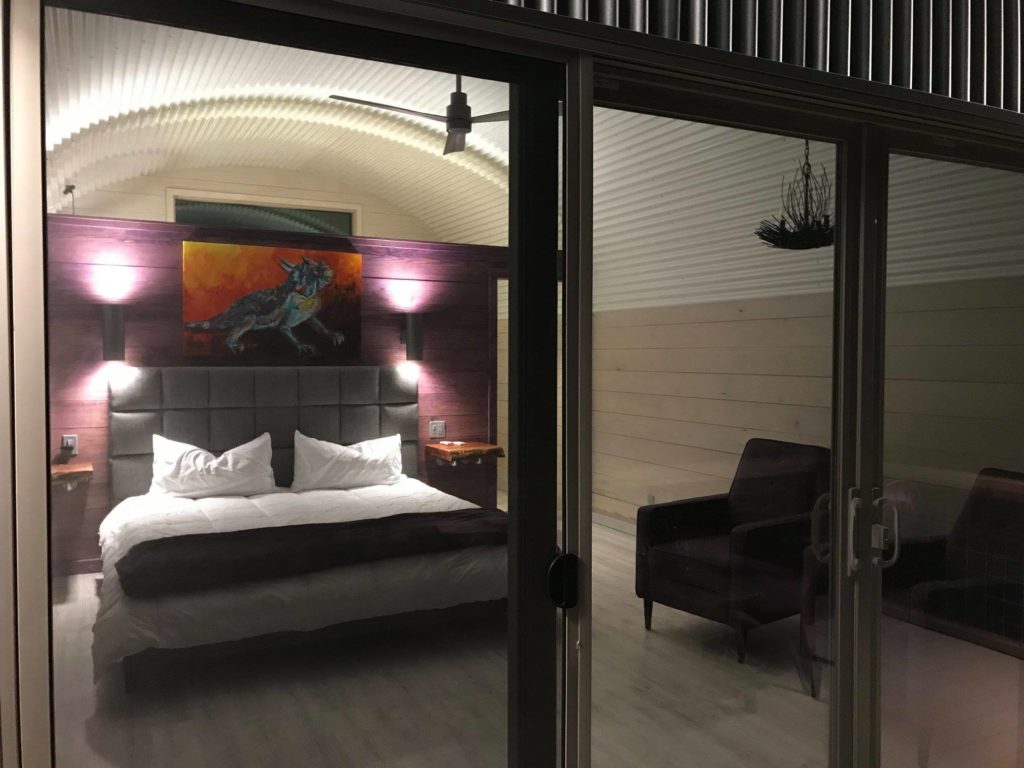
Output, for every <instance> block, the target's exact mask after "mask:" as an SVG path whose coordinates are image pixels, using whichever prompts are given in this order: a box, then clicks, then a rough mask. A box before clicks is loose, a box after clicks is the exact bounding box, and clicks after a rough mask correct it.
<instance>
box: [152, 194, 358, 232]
mask: <svg viewBox="0 0 1024 768" xmlns="http://www.w3.org/2000/svg"><path fill="white" fill-rule="evenodd" d="M166 200H167V221H171V222H173V221H175V220H176V218H175V203H176V202H177V201H178V200H198V201H199V202H202V203H248V204H250V205H269V206H274V207H278V208H305V209H307V210H314V211H334V212H337V213H349V214H352V236H353V237H358V236H359V235H361V234H362V233H363V206H362V205H360V204H358V203H346V202H336V201H333V200H330V201H328V200H310V199H306V198H302V197H277V196H274V195H254V194H250V193H248V192H222V191H219V190H213V189H188V188H184V187H167V191H166Z"/></svg>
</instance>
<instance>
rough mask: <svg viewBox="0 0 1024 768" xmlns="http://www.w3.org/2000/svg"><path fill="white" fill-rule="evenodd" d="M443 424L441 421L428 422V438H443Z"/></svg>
mask: <svg viewBox="0 0 1024 768" xmlns="http://www.w3.org/2000/svg"><path fill="white" fill-rule="evenodd" d="M444 435H445V430H444V422H443V421H432V422H430V436H431V437H444Z"/></svg>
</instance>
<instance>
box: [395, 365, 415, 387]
mask: <svg viewBox="0 0 1024 768" xmlns="http://www.w3.org/2000/svg"><path fill="white" fill-rule="evenodd" d="M396 368H397V370H398V375H399V376H401V377H402V378H403V379H404V380H405V381H407V382H408V383H410V384H412V383H414V382H417V381H419V378H420V364H419V363H417V362H414V361H412V360H403V361H402V362H400V363H399V364H398V365H397V366H396Z"/></svg>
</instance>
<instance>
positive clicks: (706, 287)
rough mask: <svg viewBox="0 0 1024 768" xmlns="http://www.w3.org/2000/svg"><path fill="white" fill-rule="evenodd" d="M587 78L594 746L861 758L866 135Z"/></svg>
mask: <svg viewBox="0 0 1024 768" xmlns="http://www.w3.org/2000/svg"><path fill="white" fill-rule="evenodd" d="M595 82H596V83H597V85H596V88H595V104H597V105H598V106H596V108H595V109H594V111H593V115H592V121H593V136H594V143H593V160H592V162H593V211H594V214H593V253H592V263H591V266H592V272H590V273H589V274H588V275H587V276H586V279H585V280H583V281H581V283H580V286H581V288H580V290H581V292H582V295H581V296H579V297H574V296H572V292H571V290H570V291H569V292H568V293H567V295H569V296H570V298H571V300H570V303H569V304H568V305H567V315H568V316H569V317H573V316H574V315H575V314H576V313H577V312H580V313H582V314H581V315H580V326H581V328H582V331H581V332H580V333H579V338H580V339H581V340H583V341H582V342H581V348H579V349H578V354H579V355H580V359H581V361H582V362H581V366H585V367H586V368H587V373H588V374H589V377H580V378H579V379H578V383H579V385H580V387H581V389H580V391H579V392H578V393H577V397H578V402H579V403H581V404H582V405H585V406H586V411H585V412H581V413H580V414H579V418H580V421H581V423H583V424H584V426H583V427H582V429H583V434H582V435H581V438H580V445H581V446H582V447H583V449H584V450H585V451H586V454H585V456H581V457H580V460H579V465H578V468H579V470H580V473H581V477H582V478H583V481H582V482H581V483H580V484H579V487H580V491H581V497H580V499H579V500H578V512H577V510H576V509H574V508H570V509H569V510H568V513H569V518H568V522H567V525H568V526H569V527H570V529H572V528H573V521H574V520H577V519H578V523H579V529H578V531H577V534H578V541H579V544H580V546H579V551H580V554H581V557H583V558H584V561H585V566H584V570H583V573H584V574H585V580H584V586H583V589H582V592H581V594H582V595H583V604H582V606H581V614H580V616H581V617H580V619H579V620H578V623H579V627H580V631H581V634H582V643H581V645H580V647H581V650H580V660H579V664H580V668H581V670H583V672H581V676H583V677H585V682H584V683H583V684H581V685H580V686H579V690H580V692H581V699H582V700H583V701H584V704H583V705H581V728H580V733H579V744H578V749H579V753H580V755H582V756H584V760H583V761H582V762H581V765H587V764H589V765H593V766H608V767H611V766H620V765H655V764H658V765H679V766H687V765H723V766H725V765H729V766H743V765H750V766H765V765H778V766H792V765H807V766H820V767H822V768H824V766H836V767H837V768H838V767H842V766H848V765H853V763H852V762H851V760H852V750H851V748H850V745H851V743H852V741H853V734H854V723H853V722H852V718H851V717H850V716H849V712H850V709H851V704H852V697H853V694H854V690H853V684H852V683H853V679H852V678H853V675H852V672H851V670H852V662H851V661H850V660H849V658H847V659H846V660H845V661H844V660H843V659H842V656H843V655H844V654H845V655H846V656H847V657H849V654H850V652H851V650H852V648H853V646H854V640H855V635H854V634H853V625H852V622H851V621H849V617H850V616H851V613H852V609H853V601H854V598H853V595H854V586H855V583H854V579H853V578H851V576H850V574H849V571H848V570H847V568H846V563H847V560H848V559H849V555H850V552H849V551H848V549H847V548H846V547H845V546H844V544H845V542H846V540H847V536H848V532H847V530H846V521H847V514H846V509H847V508H846V504H845V497H846V489H847V488H849V487H850V486H851V485H852V484H853V481H854V467H855V455H856V441H855V433H856V429H855V426H856V389H857V382H856V371H857V357H856V355H857V351H856V343H855V342H853V341H852V340H853V339H855V338H856V333H857V332H858V328H857V326H856V323H857V314H856V312H852V311H851V305H852V304H853V303H855V302H856V301H857V296H858V294H857V290H858V288H857V281H856V279H855V277H856V275H857V269H858V267H857V262H858V259H859V240H858V238H859V228H858V227H857V226H856V225H855V224H856V222H857V217H858V215H859V211H860V209H859V206H858V204H857V201H858V200H859V194H857V192H858V191H859V190H858V187H857V184H859V183H860V179H859V177H858V176H857V174H856V170H857V162H856V152H857V149H858V148H857V143H856V141H857V137H856V134H853V133H851V132H849V131H848V130H846V129H845V128H844V127H843V126H842V125H841V124H831V123H828V122H827V121H818V122H814V123H809V122H808V121H807V120H806V119H803V118H801V117H800V116H799V115H795V114H787V113H786V112H785V111H784V110H780V109H778V108H776V107H775V106H774V105H770V104H767V103H764V104H757V106H756V110H755V108H754V107H752V106H751V108H750V109H749V111H747V112H744V113H743V114H749V115H752V116H754V115H756V118H757V119H756V120H754V119H753V117H752V119H751V121H749V122H746V121H744V120H742V119H738V118H737V117H736V116H737V115H739V114H741V110H739V109H738V107H737V104H736V103H730V102H729V101H727V100H725V99H719V98H718V97H717V96H716V95H715V94H711V93H709V92H708V91H707V90H706V89H702V88H699V87H696V88H694V89H693V90H690V89H689V88H682V87H677V86H673V84H671V83H670V82H661V81H656V80H655V79H652V78H648V77H644V76H642V75H640V74H637V73H631V72H628V71H625V70H619V69H613V68H608V69H607V70H601V71H600V72H599V73H598V74H597V75H596V77H595ZM677 88H678V89H677ZM809 130H813V131H814V133H813V134H809V133H808V131H809ZM851 201H852V202H851ZM851 225H853V226H851ZM587 280H590V281H592V282H587ZM567 349H569V350H570V354H571V352H572V345H571V344H567ZM584 468H586V469H587V472H586V473H585V475H584V473H583V469H584ZM570 469H575V468H572V467H570ZM572 628H573V625H572V622H570V633H571V631H572ZM588 673H589V674H588ZM570 736H571V734H570Z"/></svg>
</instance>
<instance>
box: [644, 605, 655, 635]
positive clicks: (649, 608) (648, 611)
mask: <svg viewBox="0 0 1024 768" xmlns="http://www.w3.org/2000/svg"><path fill="white" fill-rule="evenodd" d="M653 613H654V601H653V600H648V599H646V598H644V629H647V630H650V628H651V615H652V614H653Z"/></svg>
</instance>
